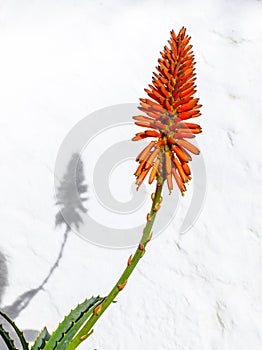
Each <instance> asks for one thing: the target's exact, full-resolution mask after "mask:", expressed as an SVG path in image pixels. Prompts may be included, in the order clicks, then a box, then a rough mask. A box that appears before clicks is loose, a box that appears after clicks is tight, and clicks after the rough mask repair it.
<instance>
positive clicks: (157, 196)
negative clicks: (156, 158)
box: [67, 176, 164, 350]
mask: <svg viewBox="0 0 262 350" xmlns="http://www.w3.org/2000/svg"><path fill="white" fill-rule="evenodd" d="M163 182H164V181H163V179H162V178H161V177H160V176H159V177H158V179H157V186H156V190H155V193H154V194H153V197H152V200H153V203H152V207H151V210H150V213H149V215H148V220H147V223H146V226H145V228H144V230H143V235H142V238H141V240H140V243H139V245H138V247H137V250H136V252H135V254H134V256H133V257H132V256H131V257H130V258H129V259H128V263H127V267H126V268H125V270H124V272H123V273H122V275H121V276H120V278H119V280H118V281H117V283H116V284H115V286H114V287H113V288H112V290H111V292H110V293H109V294H108V296H107V297H106V298H105V300H104V301H103V302H102V303H101V304H99V305H98V306H97V307H96V308H95V310H94V312H93V315H92V316H91V317H90V319H89V320H88V321H87V323H86V324H85V325H84V327H83V328H82V329H81V330H80V332H79V333H78V334H77V336H76V337H75V338H74V339H73V340H72V341H71V342H70V343H69V344H68V346H67V350H74V349H75V348H76V347H77V346H78V345H79V344H80V343H81V342H82V341H83V340H84V339H86V338H87V337H88V336H89V335H90V334H91V329H92V327H93V325H94V324H95V323H96V322H97V321H98V319H99V318H100V317H101V315H102V314H103V313H104V312H105V310H106V309H107V308H108V306H109V305H110V304H111V303H112V302H113V301H114V299H115V298H116V296H117V295H118V293H119V292H120V291H121V290H122V289H123V288H124V287H125V285H126V283H127V280H128V277H129V276H130V275H131V273H132V272H133V270H134V269H135V267H136V265H137V263H138V262H139V260H140V258H141V257H142V256H143V255H144V253H145V247H146V245H147V243H148V242H149V241H150V239H151V229H152V226H153V224H154V221H155V217H156V213H157V211H158V209H159V207H160V203H161V200H162V199H161V192H162V188H163Z"/></svg>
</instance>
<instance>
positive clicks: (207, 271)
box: [0, 0, 262, 350]
mask: <svg viewBox="0 0 262 350" xmlns="http://www.w3.org/2000/svg"><path fill="white" fill-rule="evenodd" d="M261 18H262V2H261V1H255V0H238V1H235V0H232V1H229V0H228V1H226V0H220V1H218V0H216V1H207V0H206V1H205V0H199V1H186V0H185V1H177V0H175V1H174V0H173V1H171V0H170V1H161V2H160V1H127V0H126V1H112V0H111V1H91V0H89V1H88V0H86V1H84V0H82V1H80V0H79V1H77V0H76V1H73V0H72V1H69V0H66V1H65V0H64V1H51V0H48V1H34V0H31V1H29V0H23V1H19V0H16V1H13V0H9V1H4V0H2V1H0V50H1V51H0V118H1V119H0V159H1V162H0V174H1V182H0V193H1V196H0V206H1V209H0V214H1V233H0V235H1V236H0V237H1V239H0V249H1V251H2V252H3V253H4V254H5V255H6V257H7V262H8V270H9V275H8V280H9V285H8V287H7V289H6V292H5V294H4V296H3V300H2V304H3V305H4V306H6V305H10V304H12V302H13V301H14V300H15V299H16V298H17V297H18V296H19V295H20V294H22V293H23V292H25V291H27V290H28V289H31V288H34V287H36V286H37V285H38V284H39V283H41V281H42V279H43V278H44V277H45V276H46V274H47V272H48V271H49V268H50V266H51V265H52V263H53V261H54V260H55V258H56V256H57V254H58V252H59V249H60V244H61V241H62V239H63V229H62V228H61V229H60V230H58V229H56V230H55V229H54V217H55V214H56V212H57V208H55V206H54V188H53V173H54V164H55V159H56V154H57V152H58V149H59V146H60V144H61V142H62V141H63V139H64V137H65V136H66V134H67V133H68V132H69V130H70V129H71V128H72V127H73V126H74V125H75V124H76V123H77V122H78V121H79V120H81V119H82V118H83V117H85V116H86V115H87V114H89V113H91V112H93V111H95V110H97V109H100V108H102V107H106V106H109V105H113V104H118V103H128V102H138V98H139V97H145V93H144V92H143V89H144V88H145V87H146V86H147V84H148V83H150V82H151V76H152V71H153V69H154V67H155V65H156V64H157V59H158V58H159V51H160V50H162V48H163V46H164V45H165V44H166V41H167V39H168V38H169V31H170V30H171V29H172V28H173V29H175V31H176V32H177V31H178V30H179V29H180V28H181V27H182V26H183V25H184V26H185V27H186V28H187V31H188V33H189V35H191V37H192V44H193V45H194V52H195V56H196V61H197V66H196V68H197V76H198V81H197V85H198V96H199V97H200V98H201V103H202V104H203V108H202V114H203V116H202V117H201V119H200V118H199V122H200V123H201V125H202V127H203V134H202V135H200V136H199V137H198V143H199V145H200V147H201V151H202V154H203V156H204V159H205V164H206V168H207V176H208V190H207V196H206V202H205V204H204V208H203V211H202V214H201V216H200V217H199V219H198V221H197V222H196V223H195V225H194V227H193V228H192V229H191V230H190V231H189V232H188V233H187V234H186V235H183V236H181V237H179V236H178V235H175V234H174V231H175V227H176V221H175V220H174V221H173V223H172V225H171V226H169V228H168V229H167V230H166V232H165V233H164V234H162V235H161V236H160V237H159V238H157V239H156V240H154V241H153V242H152V243H151V245H150V246H148V249H147V254H146V255H145V257H144V259H143V260H142V261H141V263H140V265H139V267H138V269H137V270H136V271H135V273H134V275H133V276H132V277H131V278H130V281H129V283H128V285H127V287H126V289H125V290H124V291H123V293H121V295H120V296H119V298H118V303H117V304H114V305H113V306H111V307H110V309H108V310H107V312H106V313H105V314H104V315H103V317H102V318H101V320H100V321H99V323H98V324H97V325H96V326H95V333H94V334H93V335H92V337H90V338H89V339H88V340H87V341H86V342H85V343H84V344H83V345H82V346H81V349H88V350H93V349H98V350H111V349H112V350H113V349H114V350H116V349H121V350H123V349H125V350H131V349H132V350H133V349H141V350H147V349H152V350H158V349H165V350H174V349H176V350H196V349H201V350H211V349H212V350H233V349H237V350H246V349H252V350H258V349H261V344H262V250H261V249H262V227H261V219H260V218H261V194H262V186H261V176H262V162H261V157H260V149H261V135H260V133H261V127H262V117H261V98H260V94H261V76H262V74H261V72H262V68H261V61H262V50H261V45H262V24H261ZM132 136H133V135H130V137H132ZM131 252H132V249H130V250H108V249H103V248H99V247H97V246H95V245H92V244H89V243H87V242H85V241H83V240H82V239H81V238H79V237H78V236H76V235H74V234H72V235H70V237H69V240H68V243H67V245H66V248H65V253H64V257H63V260H62V261H61V264H60V266H59V269H58V270H57V271H56V272H55V274H54V276H52V279H51V280H50V281H49V283H48V285H47V286H46V289H45V290H44V291H42V292H40V293H39V294H38V295H37V296H36V297H35V298H34V299H33V300H32V302H31V303H30V304H29V306H28V307H27V308H26V309H25V310H24V311H23V312H22V313H21V314H20V316H19V318H18V319H17V320H16V321H17V322H18V324H19V326H20V327H21V328H23V329H26V328H31V329H38V330H40V329H41V328H42V327H43V326H44V325H47V327H48V329H49V331H52V330H53V329H54V328H55V327H56V325H57V324H58V322H59V321H60V320H61V318H62V317H63V315H64V314H65V313H68V312H69V310H70V309H71V308H72V307H74V306H75V305H76V304H77V303H78V302H81V301H82V300H83V299H84V298H85V297H89V296H91V295H92V294H94V295H97V294H98V293H99V294H100V295H104V294H105V293H107V292H108V291H109V289H110V288H111V286H112V285H113V284H114V282H115V281H116V278H117V277H118V275H119V274H120V272H121V271H122V269H123V268H124V266H125V263H126V259H127V258H128V256H129V255H130V253H131Z"/></svg>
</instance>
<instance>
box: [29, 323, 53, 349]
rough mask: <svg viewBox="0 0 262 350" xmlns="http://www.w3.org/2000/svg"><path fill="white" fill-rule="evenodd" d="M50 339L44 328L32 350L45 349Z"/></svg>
mask: <svg viewBox="0 0 262 350" xmlns="http://www.w3.org/2000/svg"><path fill="white" fill-rule="evenodd" d="M49 338H50V334H49V333H48V331H47V329H46V327H44V328H43V329H42V330H41V332H40V333H39V334H38V336H37V338H36V340H35V342H34V344H33V345H32V347H31V350H42V349H44V347H45V344H46V342H47V340H48V339H49Z"/></svg>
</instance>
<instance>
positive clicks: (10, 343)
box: [0, 323, 18, 350]
mask: <svg viewBox="0 0 262 350" xmlns="http://www.w3.org/2000/svg"><path fill="white" fill-rule="evenodd" d="M0 335H1V337H2V338H3V340H4V342H5V343H6V346H7V347H8V349H9V350H18V349H17V348H16V347H15V344H14V340H13V339H12V338H11V337H10V335H9V333H8V332H7V331H6V330H5V329H4V328H3V326H2V324H1V323H0Z"/></svg>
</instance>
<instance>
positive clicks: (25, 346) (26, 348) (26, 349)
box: [0, 311, 29, 350]
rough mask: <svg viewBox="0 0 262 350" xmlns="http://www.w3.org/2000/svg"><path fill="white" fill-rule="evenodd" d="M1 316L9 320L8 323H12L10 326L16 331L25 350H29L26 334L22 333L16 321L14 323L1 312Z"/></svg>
mask: <svg viewBox="0 0 262 350" xmlns="http://www.w3.org/2000/svg"><path fill="white" fill-rule="evenodd" d="M0 315H1V316H3V318H5V319H6V320H7V322H9V323H10V325H11V326H12V327H13V329H14V330H15V332H16V334H17V335H18V338H19V340H20V342H21V344H22V347H23V350H29V344H28V342H27V341H26V340H25V337H24V334H23V332H22V331H20V329H19V328H18V327H17V325H16V324H15V322H14V321H12V320H11V319H10V318H9V317H8V316H7V315H6V314H5V313H3V312H1V311H0Z"/></svg>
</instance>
